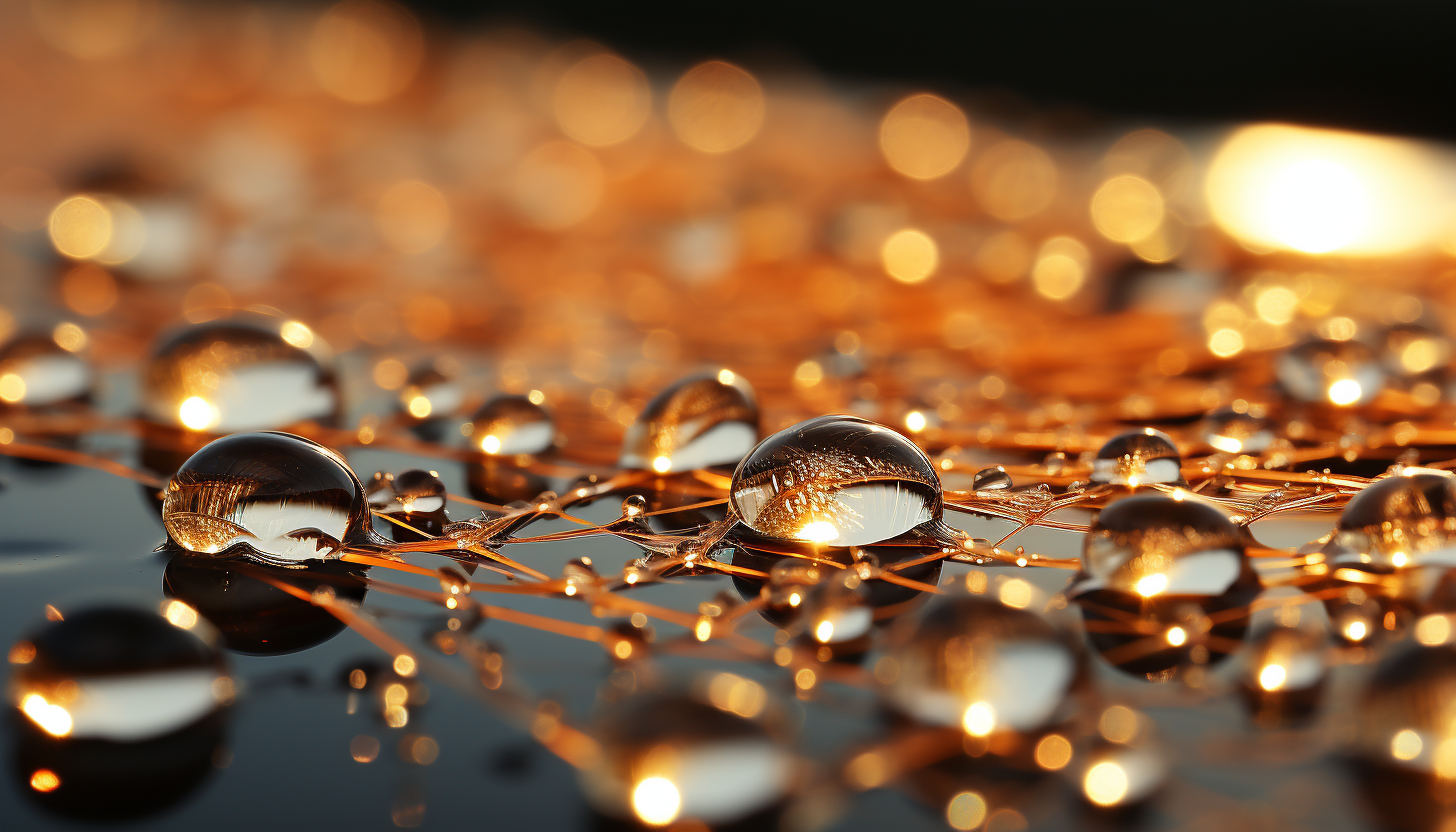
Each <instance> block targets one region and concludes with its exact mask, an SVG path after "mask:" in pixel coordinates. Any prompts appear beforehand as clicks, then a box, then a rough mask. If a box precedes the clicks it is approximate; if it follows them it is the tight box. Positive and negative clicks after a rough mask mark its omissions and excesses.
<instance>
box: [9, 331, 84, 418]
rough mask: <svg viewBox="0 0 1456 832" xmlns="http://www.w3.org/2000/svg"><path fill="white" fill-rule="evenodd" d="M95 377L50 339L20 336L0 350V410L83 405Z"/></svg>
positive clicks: (74, 356) (81, 363)
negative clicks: (81, 403) (6, 408)
mask: <svg viewBox="0 0 1456 832" xmlns="http://www.w3.org/2000/svg"><path fill="white" fill-rule="evenodd" d="M94 379H95V375H94V373H93V371H92V369H91V365H90V364H88V363H87V362H86V359H84V358H83V357H81V356H80V355H77V354H76V353H73V352H70V351H69V350H65V349H62V348H61V347H60V346H59V345H58V344H56V341H55V339H54V338H51V337H48V336H44V335H20V336H17V337H16V338H13V339H11V340H10V341H9V343H7V344H5V346H4V347H0V409H4V408H5V407H26V408H43V407H56V406H61V405H65V404H72V403H80V402H83V401H84V400H85V399H86V398H87V397H88V396H90V394H91V385H92V384H93V383H94Z"/></svg>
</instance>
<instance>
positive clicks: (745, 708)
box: [581, 674, 794, 826]
mask: <svg viewBox="0 0 1456 832" xmlns="http://www.w3.org/2000/svg"><path fill="white" fill-rule="evenodd" d="M704 687H705V688H706V690H705V691H704V693H705V694H706V696H705V697H704V698H705V699H706V700H708V701H698V700H697V699H694V698H691V697H688V696H685V695H681V694H673V693H657V692H653V693H640V694H635V695H632V696H630V697H628V698H627V699H625V700H623V701H622V702H620V703H618V704H617V705H616V706H614V707H613V708H611V709H610V711H608V712H607V713H606V714H604V715H603V718H602V720H601V723H600V725H599V727H598V729H597V731H596V737H597V740H598V741H599V742H600V743H601V748H602V753H601V757H600V759H599V761H598V762H597V764H596V765H595V766H593V767H591V768H588V769H585V770H583V771H582V773H581V783H582V788H583V792H584V793H585V795H586V798H587V800H588V801H589V802H590V803H591V804H592V805H593V806H594V807H595V808H596V809H597V810H598V811H600V812H601V813H603V814H605V815H608V816H611V817H616V818H622V819H631V818H633V817H636V818H638V819H641V820H643V821H645V822H647V823H649V824H652V825H657V826H662V825H666V824H668V823H671V822H672V821H673V820H676V819H678V818H683V819H688V818H691V819H694V820H697V821H700V822H702V823H706V824H714V825H717V824H726V823H731V822H733V821H737V820H740V819H742V818H745V817H748V816H750V815H754V814H757V813H759V812H761V811H764V810H767V809H769V808H770V807H772V806H774V805H776V804H778V803H780V802H781V801H782V800H783V799H784V798H785V797H786V796H787V795H788V792H789V788H790V786H791V785H792V783H793V777H792V773H793V770H794V758H793V755H792V754H791V753H790V752H789V750H788V749H787V748H785V747H784V746H783V745H782V744H781V743H779V742H778V741H777V740H776V739H775V738H774V737H773V736H772V735H770V733H769V732H768V731H767V730H766V729H765V728H764V726H763V725H762V724H760V723H759V722H757V721H755V720H754V719H752V718H751V717H757V716H759V715H760V714H761V713H762V712H764V711H765V710H766V708H767V699H768V695H767V693H766V692H765V691H764V689H763V688H762V686H760V685H758V684H757V683H756V682H752V681H750V680H748V679H743V678H741V677H737V676H733V675H731V674H718V675H717V676H714V677H712V678H711V679H709V680H707V683H706V685H705V686H704ZM709 702H712V703H713V704H709Z"/></svg>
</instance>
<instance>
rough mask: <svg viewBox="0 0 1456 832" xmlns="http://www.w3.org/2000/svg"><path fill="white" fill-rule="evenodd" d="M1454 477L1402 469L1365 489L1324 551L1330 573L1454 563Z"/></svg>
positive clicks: (1346, 511)
mask: <svg viewBox="0 0 1456 832" xmlns="http://www.w3.org/2000/svg"><path fill="white" fill-rule="evenodd" d="M1453 543H1456V475H1453V474H1451V473H1450V472H1449V471H1443V470H1439V469H1434V468H1403V469H1401V472H1400V473H1399V474H1395V475H1392V476H1388V477H1385V478H1383V479H1379V480H1376V481H1375V482H1373V483H1371V484H1370V485H1367V486H1365V488H1363V489H1361V491H1360V493H1358V494H1356V495H1355V496H1354V497H1352V498H1351V499H1350V502H1349V503H1348V504H1346V506H1345V509H1344V511H1342V512H1340V522H1339V526H1338V528H1337V530H1336V532H1335V534H1334V535H1333V536H1332V537H1331V538H1330V541H1329V543H1328V545H1327V546H1326V547H1325V549H1324V553H1325V562H1326V563H1327V564H1328V565H1329V567H1330V568H1331V569H1333V568H1335V567H1336V566H1348V567H1352V568H1355V569H1360V570H1364V571H1377V572H1388V571H1390V570H1392V569H1402V568H1406V567H1417V566H1428V565H1434V566H1440V567H1443V568H1444V567H1448V566H1453V565H1456V548H1453V546H1452V544H1453Z"/></svg>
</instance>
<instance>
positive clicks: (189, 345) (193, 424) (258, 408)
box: [142, 316, 339, 433]
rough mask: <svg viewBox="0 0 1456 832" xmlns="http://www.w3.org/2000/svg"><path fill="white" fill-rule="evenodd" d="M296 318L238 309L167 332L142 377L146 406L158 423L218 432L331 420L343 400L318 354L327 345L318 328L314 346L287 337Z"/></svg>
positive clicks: (143, 399)
mask: <svg viewBox="0 0 1456 832" xmlns="http://www.w3.org/2000/svg"><path fill="white" fill-rule="evenodd" d="M289 325H290V324H289V323H283V322H279V321H275V320H273V319H271V318H264V317H262V316H257V317H254V316H238V317H233V318H228V319H225V320H219V321H209V322H207V323H203V324H198V325H196V326H192V327H188V328H187V329H184V330H182V331H181V332H179V333H177V334H175V335H173V336H171V337H170V338H167V339H165V340H164V341H162V342H161V344H160V345H159V346H158V347H157V350H156V352H155V353H154V355H153V356H152V359H151V361H150V362H149V363H148V364H147V368H146V371H145V373H144V374H143V377H142V412H143V413H144V414H145V416H146V418H147V419H149V420H151V421H152V422H154V423H157V424H162V425H172V426H176V427H181V428H186V429H188V430H194V431H211V432H215V433H232V432H236V431H248V430H265V429H269V428H281V427H286V426H288V425H293V424H298V423H300V422H308V421H316V422H323V423H329V422H331V421H332V420H333V419H334V418H335V416H336V414H337V412H338V406H339V400H338V394H337V392H336V390H335V389H334V381H333V373H332V372H331V371H330V370H328V369H327V368H325V367H324V366H323V365H322V364H320V362H319V359H318V356H319V355H321V354H323V352H322V350H323V348H322V346H321V345H320V342H318V341H317V340H316V339H314V338H313V336H312V335H310V336H309V341H308V343H309V347H310V349H303V348H300V347H297V346H295V345H294V344H293V343H290V342H289V341H288V340H285V338H284V335H282V334H280V333H281V332H282V331H284V327H287V326H289ZM294 326H298V325H297V324H294ZM290 332H292V331H291V330H290ZM294 340H295V341H298V340H299V339H298V337H296V336H295V337H294Z"/></svg>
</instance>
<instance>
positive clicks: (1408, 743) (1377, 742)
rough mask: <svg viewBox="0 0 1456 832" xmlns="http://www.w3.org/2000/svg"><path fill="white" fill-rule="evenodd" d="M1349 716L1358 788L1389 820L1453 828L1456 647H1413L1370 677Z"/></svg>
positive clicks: (1403, 825) (1393, 824) (1394, 824)
mask: <svg viewBox="0 0 1456 832" xmlns="http://www.w3.org/2000/svg"><path fill="white" fill-rule="evenodd" d="M1357 712H1358V713H1359V715H1360V718H1359V719H1358V720H1352V721H1351V722H1352V725H1351V728H1352V729H1353V730H1354V733H1355V740H1354V743H1353V745H1354V748H1353V751H1354V753H1355V767H1356V771H1357V773H1358V774H1359V777H1360V784H1361V790H1362V791H1363V792H1364V793H1365V796H1366V798H1367V800H1369V801H1370V803H1371V804H1372V805H1373V806H1374V808H1375V809H1376V811H1377V812H1378V814H1379V815H1380V816H1381V819H1382V820H1383V821H1385V823H1386V825H1387V826H1389V827H1390V828H1393V829H1400V830H1430V831H1431V832H1435V830H1439V829H1447V828H1450V827H1449V825H1450V823H1451V822H1452V821H1456V800H1453V798H1456V795H1453V794H1452V792H1451V787H1450V783H1451V780H1452V778H1453V777H1456V647H1453V646H1451V645H1449V644H1447V645H1440V646H1434V647H1412V648H1408V649H1406V650H1403V651H1401V652H1398V653H1396V654H1394V655H1392V656H1390V657H1389V658H1388V659H1386V660H1385V661H1384V662H1382V663H1381V665H1380V667H1379V668H1378V669H1377V670H1376V672H1375V674H1374V676H1373V677H1372V678H1371V679H1370V683H1369V687H1368V688H1367V689H1366V691H1365V695H1364V697H1363V699H1362V700H1361V701H1360V702H1359V704H1358V706H1357Z"/></svg>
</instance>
